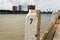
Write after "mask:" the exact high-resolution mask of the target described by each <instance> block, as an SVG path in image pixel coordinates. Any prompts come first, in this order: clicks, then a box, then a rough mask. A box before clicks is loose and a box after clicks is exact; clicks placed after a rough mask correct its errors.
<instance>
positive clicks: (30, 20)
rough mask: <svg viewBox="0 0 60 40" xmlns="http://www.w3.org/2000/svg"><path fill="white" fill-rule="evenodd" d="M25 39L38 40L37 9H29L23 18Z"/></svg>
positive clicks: (38, 20)
mask: <svg viewBox="0 0 60 40" xmlns="http://www.w3.org/2000/svg"><path fill="white" fill-rule="evenodd" d="M25 40H40V11H39V10H29V13H28V14H27V16H26V18H25Z"/></svg>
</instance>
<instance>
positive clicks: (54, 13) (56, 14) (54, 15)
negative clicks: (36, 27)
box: [51, 12, 58, 24]
mask: <svg viewBox="0 0 60 40" xmlns="http://www.w3.org/2000/svg"><path fill="white" fill-rule="evenodd" d="M57 19H58V12H53V13H52V17H51V23H52V24H53V23H54V22H55V21H56V20H57Z"/></svg>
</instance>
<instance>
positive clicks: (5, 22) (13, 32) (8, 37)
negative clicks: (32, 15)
mask: <svg viewBox="0 0 60 40" xmlns="http://www.w3.org/2000/svg"><path fill="white" fill-rule="evenodd" d="M25 17H26V14H0V40H24V32H25ZM50 23H51V14H41V35H42V34H43V33H44V31H45V30H46V28H47V27H48V26H49V25H50Z"/></svg>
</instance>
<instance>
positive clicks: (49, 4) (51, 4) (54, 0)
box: [0, 0, 60, 10]
mask: <svg viewBox="0 0 60 40" xmlns="http://www.w3.org/2000/svg"><path fill="white" fill-rule="evenodd" d="M31 4H32V5H36V9H40V10H46V9H50V10H59V9H60V0H0V9H9V10H12V6H13V5H23V9H25V10H26V9H27V5H31Z"/></svg>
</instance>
